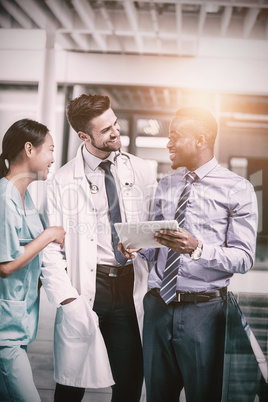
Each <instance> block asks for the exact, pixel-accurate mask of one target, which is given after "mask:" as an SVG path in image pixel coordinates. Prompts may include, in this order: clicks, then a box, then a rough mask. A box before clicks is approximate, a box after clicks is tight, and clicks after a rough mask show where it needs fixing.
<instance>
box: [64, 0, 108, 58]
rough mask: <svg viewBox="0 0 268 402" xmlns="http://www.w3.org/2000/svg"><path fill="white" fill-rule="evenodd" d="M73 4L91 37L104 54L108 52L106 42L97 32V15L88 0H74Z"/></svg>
mask: <svg viewBox="0 0 268 402" xmlns="http://www.w3.org/2000/svg"><path fill="white" fill-rule="evenodd" d="M72 4H73V6H74V8H75V10H76V12H77V14H78V15H79V17H80V19H81V21H83V23H84V25H85V26H86V27H87V28H88V29H89V30H90V31H91V35H92V37H93V39H94V40H95V42H96V43H97V45H98V46H99V48H100V49H101V51H102V52H107V45H106V41H105V40H104V38H103V36H102V35H100V34H99V33H98V32H96V31H97V30H96V26H95V14H94V11H93V9H92V7H91V6H90V5H89V3H88V2H87V0H72Z"/></svg>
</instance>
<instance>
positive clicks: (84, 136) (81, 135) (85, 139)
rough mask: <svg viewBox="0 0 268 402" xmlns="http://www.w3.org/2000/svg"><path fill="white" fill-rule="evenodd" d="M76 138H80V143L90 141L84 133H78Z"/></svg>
mask: <svg viewBox="0 0 268 402" xmlns="http://www.w3.org/2000/svg"><path fill="white" fill-rule="evenodd" d="M77 134H78V137H79V138H80V140H82V141H84V142H85V141H88V140H89V139H90V136H89V135H88V134H86V133H83V131H78V133H77Z"/></svg>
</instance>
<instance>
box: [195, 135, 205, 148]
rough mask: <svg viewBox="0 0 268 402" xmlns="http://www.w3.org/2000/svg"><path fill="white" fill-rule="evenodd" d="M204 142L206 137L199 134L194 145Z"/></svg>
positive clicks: (200, 144) (199, 145) (200, 145)
mask: <svg viewBox="0 0 268 402" xmlns="http://www.w3.org/2000/svg"><path fill="white" fill-rule="evenodd" d="M205 143H206V138H205V136H204V135H203V134H200V135H199V136H198V137H197V139H196V146H197V147H202V145H204V144H205Z"/></svg>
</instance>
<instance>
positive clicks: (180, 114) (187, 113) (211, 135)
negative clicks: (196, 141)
mask: <svg viewBox="0 0 268 402" xmlns="http://www.w3.org/2000/svg"><path fill="white" fill-rule="evenodd" d="M176 118H189V119H192V120H193V121H195V122H196V125H197V126H199V127H200V129H201V131H202V134H204V135H205V136H206V139H207V141H208V143H209V144H210V145H214V142H215V139H216V136H217V132H218V123H217V120H216V119H215V117H214V116H213V114H212V113H211V112H210V110H208V109H206V108H204V107H197V106H186V107H182V108H181V109H179V110H177V112H176Z"/></svg>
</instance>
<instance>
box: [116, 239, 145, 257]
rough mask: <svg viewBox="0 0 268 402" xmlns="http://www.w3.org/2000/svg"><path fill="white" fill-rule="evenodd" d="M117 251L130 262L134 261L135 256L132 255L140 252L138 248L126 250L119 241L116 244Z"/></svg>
mask: <svg viewBox="0 0 268 402" xmlns="http://www.w3.org/2000/svg"><path fill="white" fill-rule="evenodd" d="M118 250H119V251H120V252H121V254H122V256H123V257H125V258H131V259H132V260H134V258H135V255H134V254H133V253H136V252H137V251H139V250H140V248H137V249H135V248H128V249H126V248H125V247H124V246H123V244H122V243H121V241H119V242H118Z"/></svg>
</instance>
